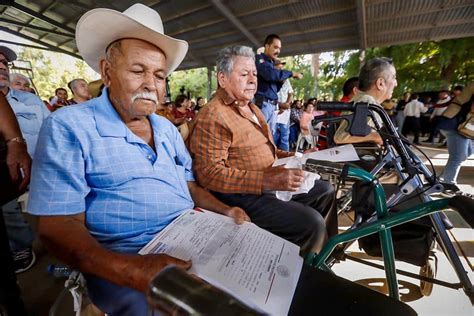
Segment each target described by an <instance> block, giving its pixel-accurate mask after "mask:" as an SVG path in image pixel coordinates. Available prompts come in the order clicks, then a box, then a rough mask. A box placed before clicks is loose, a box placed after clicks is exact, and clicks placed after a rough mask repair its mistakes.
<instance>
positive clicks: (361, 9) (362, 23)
mask: <svg viewBox="0 0 474 316" xmlns="http://www.w3.org/2000/svg"><path fill="white" fill-rule="evenodd" d="M357 22H358V25H359V40H360V44H359V46H360V49H364V50H365V49H366V48H367V19H366V13H365V0H357Z"/></svg>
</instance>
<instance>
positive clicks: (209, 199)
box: [188, 182, 229, 215]
mask: <svg viewBox="0 0 474 316" xmlns="http://www.w3.org/2000/svg"><path fill="white" fill-rule="evenodd" d="M188 188H189V192H190V193H191V197H192V198H193V201H194V203H195V205H196V206H197V207H201V208H203V209H206V210H209V211H213V212H216V213H219V214H224V215H227V214H226V213H225V210H227V209H228V208H229V206H228V205H227V204H224V203H222V202H221V201H219V200H218V199H216V197H215V196H214V195H212V194H211V193H209V191H206V190H205V189H204V188H202V187H201V186H200V185H198V184H197V183H196V182H188Z"/></svg>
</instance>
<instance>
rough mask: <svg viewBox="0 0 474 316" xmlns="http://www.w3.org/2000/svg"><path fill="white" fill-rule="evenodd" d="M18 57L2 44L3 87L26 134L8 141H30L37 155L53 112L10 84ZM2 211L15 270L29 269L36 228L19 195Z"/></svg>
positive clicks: (0, 85) (29, 146)
mask: <svg viewBox="0 0 474 316" xmlns="http://www.w3.org/2000/svg"><path fill="white" fill-rule="evenodd" d="M16 58H17V56H16V54H15V52H13V51H12V50H11V49H9V48H8V47H5V46H0V91H1V92H3V94H4V95H5V96H6V98H7V101H8V103H9V104H10V106H11V108H12V110H13V112H14V113H15V115H16V118H17V120H18V123H19V125H20V129H21V132H22V134H23V136H18V137H14V138H12V139H10V140H8V142H7V145H8V144H10V143H12V142H16V143H21V144H26V146H27V150H28V154H29V155H30V156H32V157H33V154H34V152H35V148H36V142H37V140H38V134H39V131H40V128H41V125H42V124H43V120H44V119H45V118H46V117H47V116H48V115H49V111H48V109H47V108H46V106H45V105H44V104H43V101H41V100H40V98H38V97H37V96H36V95H34V94H32V93H28V92H24V91H19V90H14V89H11V88H10V69H9V63H10V62H12V61H14V60H16ZM2 211H3V216H4V218H5V226H6V228H7V233H8V237H9V241H10V248H11V251H12V253H13V260H14V269H15V272H16V273H20V272H23V271H26V270H28V269H29V268H31V267H32V266H33V264H34V263H35V260H36V259H35V254H34V252H33V248H32V245H33V240H34V235H33V231H32V229H31V227H30V225H29V224H28V223H27V222H26V221H25V219H24V218H23V215H22V214H21V207H20V205H19V203H18V201H17V200H16V199H14V200H12V201H10V202H8V203H7V204H5V205H3V206H2Z"/></svg>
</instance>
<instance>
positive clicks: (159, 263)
mask: <svg viewBox="0 0 474 316" xmlns="http://www.w3.org/2000/svg"><path fill="white" fill-rule="evenodd" d="M131 258H133V259H131V261H134V262H133V266H134V270H135V271H137V273H136V274H135V275H136V277H135V280H134V286H133V287H134V288H135V289H137V290H139V291H141V292H143V293H146V291H147V290H148V287H149V285H150V282H151V280H152V279H153V278H154V277H155V275H157V274H158V273H159V272H160V271H161V270H162V269H163V268H165V267H166V266H168V265H175V266H177V267H178V268H182V269H185V270H188V269H189V268H191V261H183V260H180V259H178V258H174V257H171V256H168V255H165V254H149V255H144V256H133V257H131Z"/></svg>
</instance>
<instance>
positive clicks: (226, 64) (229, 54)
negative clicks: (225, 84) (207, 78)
mask: <svg viewBox="0 0 474 316" xmlns="http://www.w3.org/2000/svg"><path fill="white" fill-rule="evenodd" d="M238 56H242V57H248V58H252V59H253V60H254V61H255V53H254V52H253V50H252V48H251V47H248V46H228V47H225V48H223V49H221V50H220V51H219V54H218V56H217V62H216V68H217V73H219V72H223V73H224V74H225V75H229V74H230V73H231V72H232V70H234V58H235V57H238Z"/></svg>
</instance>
